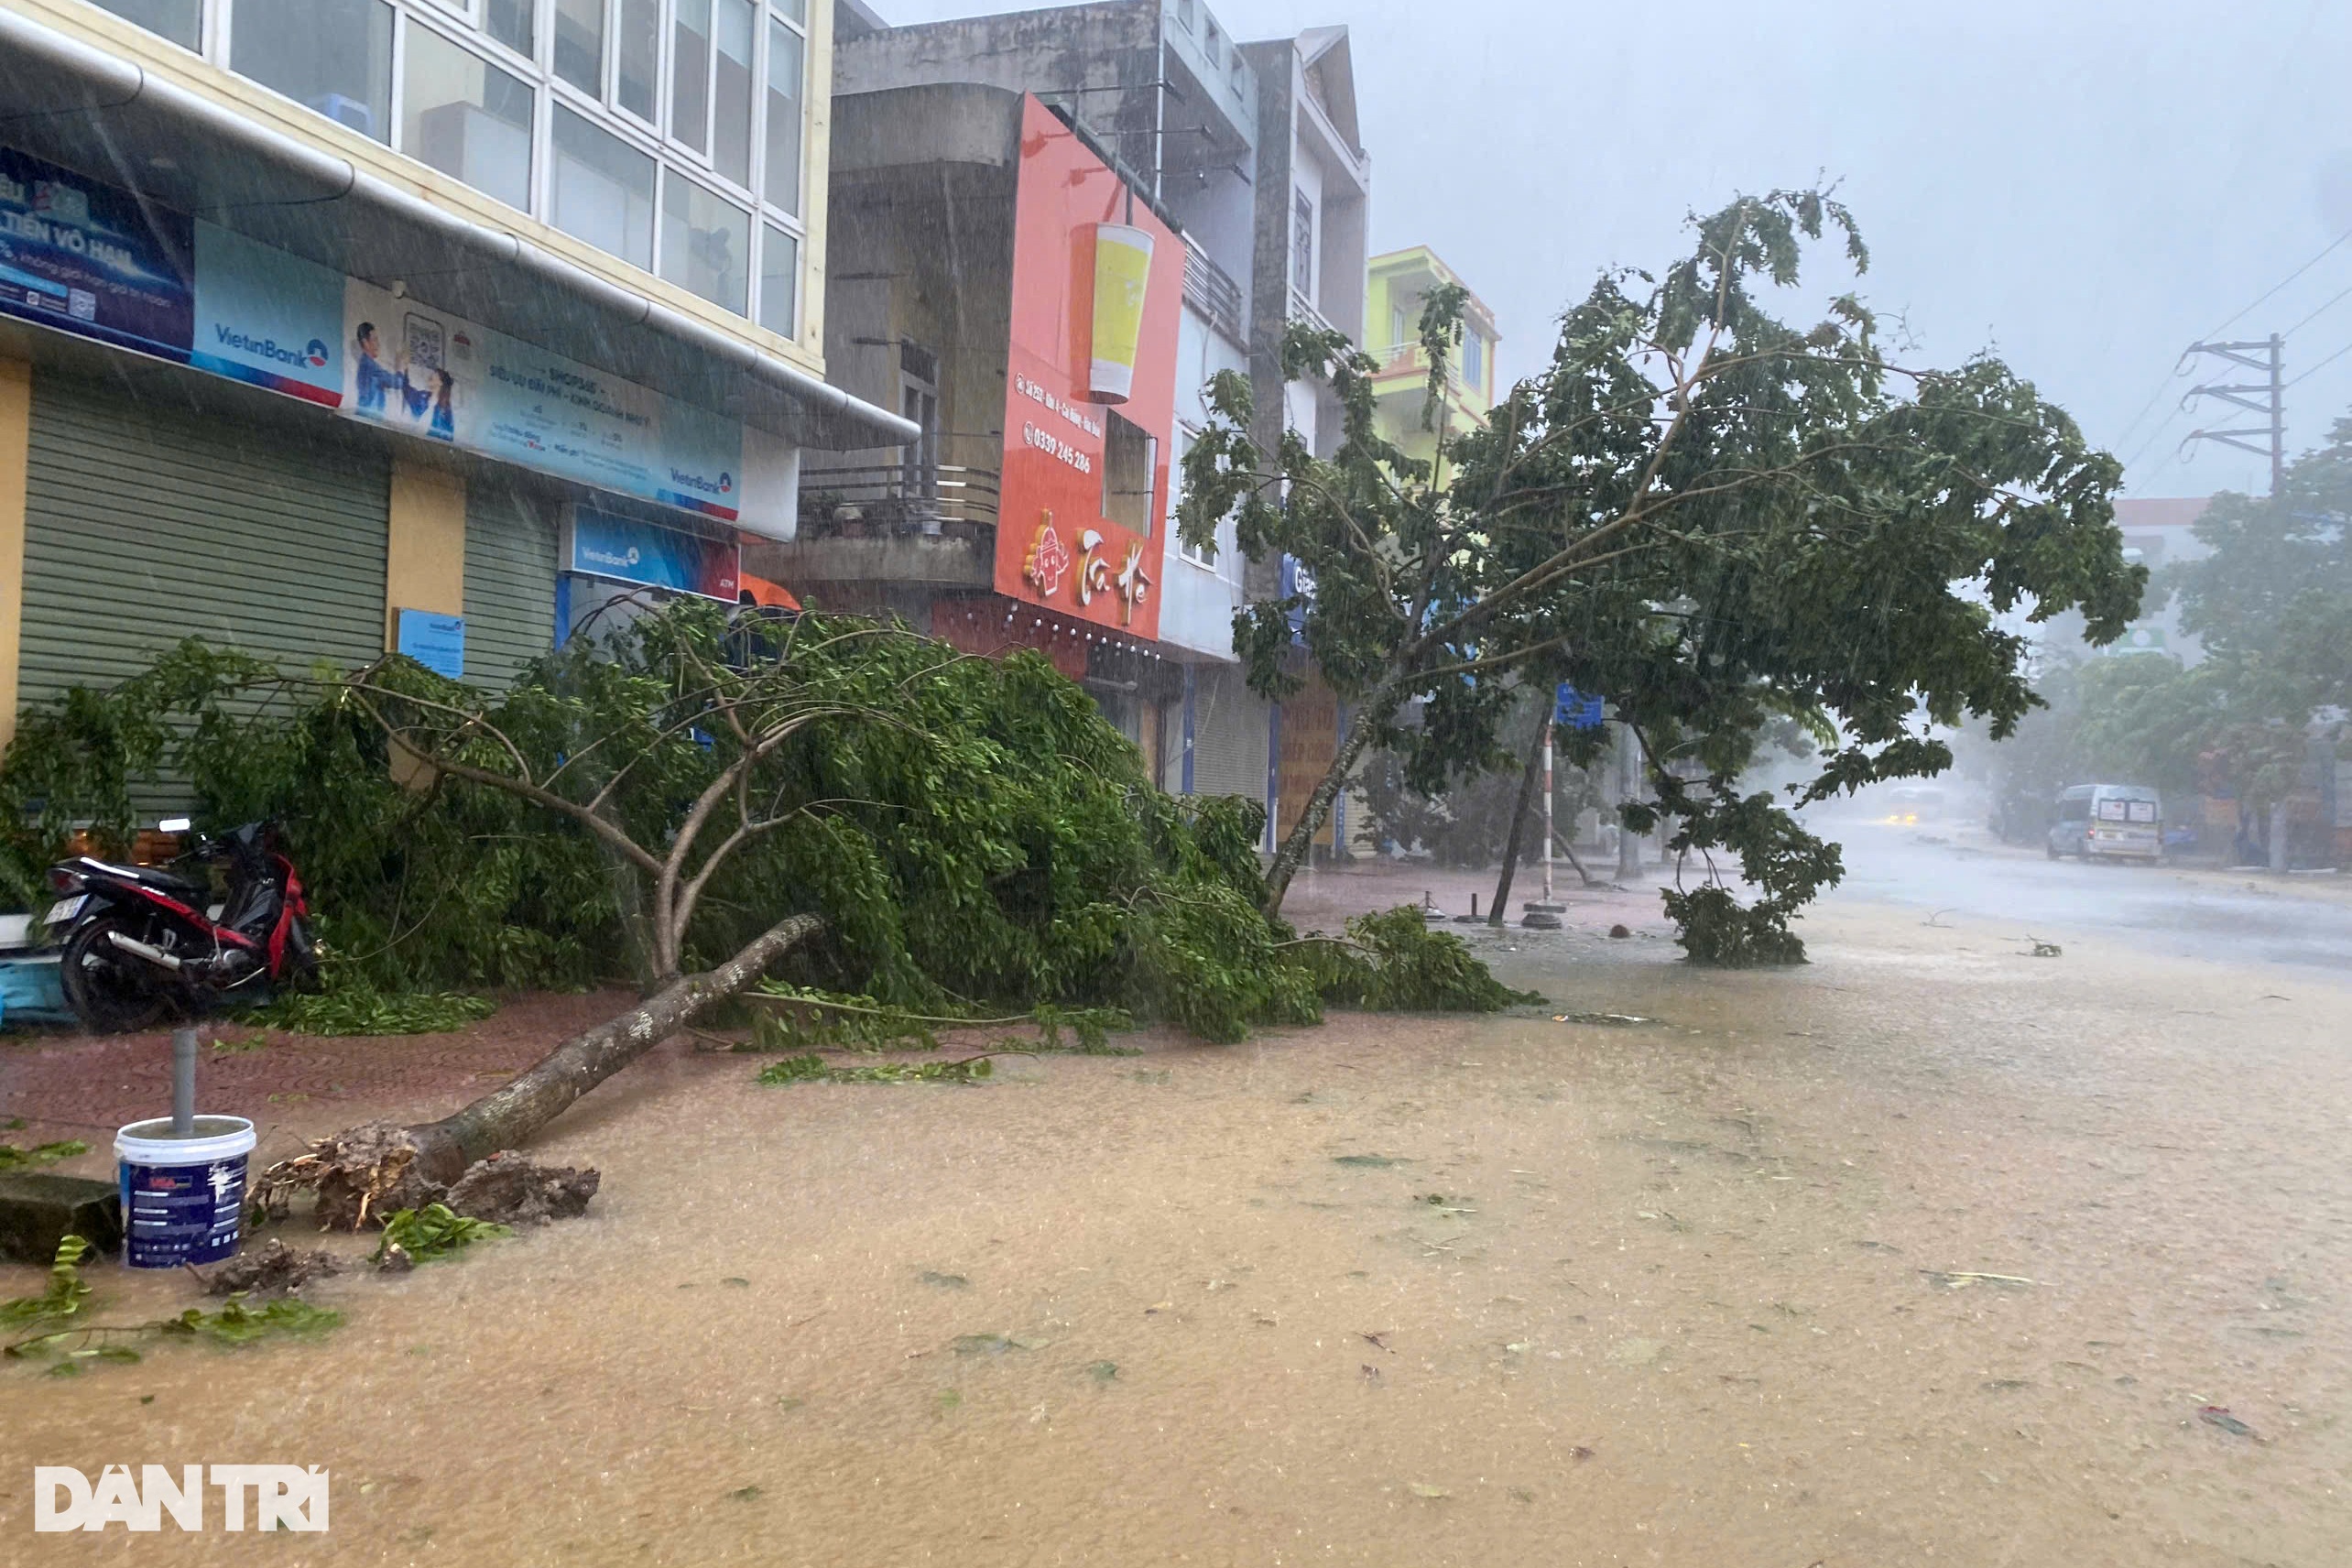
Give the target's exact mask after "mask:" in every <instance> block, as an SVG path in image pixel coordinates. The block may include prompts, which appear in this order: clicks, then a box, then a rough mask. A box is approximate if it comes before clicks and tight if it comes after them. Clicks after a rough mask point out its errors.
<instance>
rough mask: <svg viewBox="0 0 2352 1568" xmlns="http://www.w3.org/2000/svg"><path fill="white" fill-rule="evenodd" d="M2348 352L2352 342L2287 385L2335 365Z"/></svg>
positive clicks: (2351, 350)
mask: <svg viewBox="0 0 2352 1568" xmlns="http://www.w3.org/2000/svg"><path fill="white" fill-rule="evenodd" d="M2347 292H2352V290H2347ZM2346 354H2352V343H2346V344H2345V345H2344V346H2343V347H2342V348H2339V349H2337V350H2336V352H2335V353H2334V354H2329V355H2328V356H2327V357H2326V358H2325V359H2323V360H2321V361H2320V362H2319V363H2318V364H2316V365H2313V366H2312V367H2311V368H2310V369H2309V370H2306V371H2304V372H2303V375H2301V376H2296V377H2295V379H2294V381H2290V382H2288V383H2287V385H2288V386H2290V387H2292V386H2293V385H2295V382H2297V381H2303V380H2306V379H2308V378H2309V377H2311V376H2316V375H2318V374H2319V373H2320V372H2321V371H2323V370H2325V369H2326V368H2327V367H2328V366H2329V365H2334V364H2335V363H2336V361H2337V360H2339V359H2342V358H2343V357H2344V356H2345V355H2346Z"/></svg>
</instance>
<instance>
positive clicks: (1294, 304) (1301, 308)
mask: <svg viewBox="0 0 2352 1568" xmlns="http://www.w3.org/2000/svg"><path fill="white" fill-rule="evenodd" d="M1290 320H1292V321H1300V322H1303V323H1304V324H1305V325H1307V326H1310V327H1312V328H1314V329H1315V331H1317V332H1337V331H1338V330H1339V329H1338V328H1337V327H1334V326H1333V325H1332V324H1331V318H1330V317H1328V316H1326V315H1324V314H1323V312H1322V311H1321V310H1316V309H1315V308H1314V304H1313V302H1312V301H1311V300H1310V299H1308V298H1307V297H1306V296H1305V295H1303V294H1301V293H1300V292H1299V289H1298V286H1297V285H1296V284H1293V285H1291V288H1290Z"/></svg>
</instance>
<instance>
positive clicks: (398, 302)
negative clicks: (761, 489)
mask: <svg viewBox="0 0 2352 1568" xmlns="http://www.w3.org/2000/svg"><path fill="white" fill-rule="evenodd" d="M343 343H344V346H345V348H346V349H347V351H348V352H347V355H346V358H347V364H346V365H345V369H344V376H343V391H344V405H343V407H344V411H345V412H347V413H349V414H350V415H351V416H352V417H353V418H354V419H367V420H370V421H372V422H375V423H378V424H383V425H387V426H389V427H391V428H392V429H395V430H407V431H408V433H409V434H411V435H417V436H422V437H424V438H426V439H427V440H430V441H448V442H449V443H450V444H451V445H452V446H461V447H464V448H465V449H467V450H468V451H471V452H481V453H482V454H483V455H485V457H495V458H497V459H499V460H501V461H502V462H506V463H517V464H519V465H521V466H522V467H525V468H535V469H538V470H539V472H541V473H543V474H555V475H557V476H559V477H561V478H564V479H572V480H577V481H578V482H579V483H581V484H583V485H594V486H595V487H596V488H598V489H600V490H611V491H615V492H616V493H618V494H620V495H636V496H639V497H642V498H643V499H645V500H648V501H658V502H659V503H660V504H661V505H663V506H676V507H679V508H680V509H681V510H684V511H690V512H699V513H701V514H702V516H704V517H713V518H716V519H717V520H719V521H721V522H729V523H731V522H734V521H735V517H736V515H737V512H738V510H739V501H740V497H739V495H738V494H737V484H736V476H737V475H738V474H741V473H742V472H743V427H742V426H740V425H738V424H736V423H735V421H733V420H732V419H724V418H723V417H721V416H719V415H717V414H713V413H710V412H707V411H705V410H703V409H701V408H692V407H690V406H689V405H686V404H683V403H680V402H678V401H676V400H675V399H674V398H670V397H664V396H663V395H662V394H660V393H659V392H656V391H654V390H652V389H651V388H650V387H640V386H638V385H637V384H636V383H635V382H631V381H623V380H621V379H620V378H619V377H617V376H611V375H608V374H606V373H605V372H604V371H601V370H596V369H593V368H592V367H591V366H588V365H583V364H581V363H580V362H579V361H577V360H573V359H566V358H565V357H564V356H563V355H561V354H555V353H552V352H550V351H549V350H547V349H543V348H540V347H539V345H538V344H536V343H524V342H523V341H522V340H520V339H518V338H511V337H508V336H507V335H506V333H504V332H494V331H492V330H491V329H490V328H488V327H483V326H477V325H475V324H474V322H472V321H465V320H463V318H461V317H457V316H452V315H450V314H449V313H447V312H446V311H442V310H432V309H430V307H428V306H424V305H420V304H419V303H418V302H417V301H416V300H414V299H399V298H396V297H395V296H393V295H392V294H391V293H389V292H388V291H387V290H385V289H378V288H376V287H375V286H374V285H372V284H367V283H362V282H360V281H359V280H358V279H356V278H354V279H352V280H351V281H350V283H349V284H348V285H346V287H345V289H344V301H343ZM696 592H700V590H696Z"/></svg>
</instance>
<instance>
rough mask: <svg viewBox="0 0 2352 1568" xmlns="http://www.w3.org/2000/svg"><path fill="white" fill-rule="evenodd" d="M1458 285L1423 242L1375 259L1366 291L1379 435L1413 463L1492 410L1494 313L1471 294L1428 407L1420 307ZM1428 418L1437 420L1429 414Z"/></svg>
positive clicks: (1497, 339)
mask: <svg viewBox="0 0 2352 1568" xmlns="http://www.w3.org/2000/svg"><path fill="white" fill-rule="evenodd" d="M1447 283H1451V284H1454V285H1456V286H1461V285H1462V279H1461V278H1458V277H1456V276H1455V275H1454V269H1453V268H1452V267H1448V266H1446V265H1445V263H1444V262H1443V261H1441V260H1440V259H1438V256H1437V253H1436V252H1435V251H1433V250H1432V249H1430V248H1429V247H1428V246H1427V245H1414V246H1412V247H1411V248H1410V249H1408V250H1392V251H1389V252H1388V253H1387V254H1386V255H1382V256H1374V257H1373V258H1372V265H1371V267H1370V283H1369V285H1368V286H1367V289H1366V290H1365V310H1366V317H1367V321H1368V322H1369V323H1370V324H1369V327H1368V328H1367V338H1368V340H1369V341H1368V343H1367V347H1368V349H1369V351H1370V353H1371V354H1372V357H1373V358H1374V359H1376V360H1377V361H1379V364H1380V369H1379V373H1378V374H1377V376H1374V377H1373V378H1372V388H1373V395H1374V397H1377V399H1378V401H1379V408H1380V425H1381V433H1382V434H1383V435H1385V436H1387V437H1388V440H1389V441H1392V442H1394V443H1395V444H1396V445H1398V446H1399V447H1401V448H1403V449H1404V451H1405V452H1407V453H1408V454H1410V455H1411V456H1413V457H1418V458H1423V459H1427V458H1430V457H1432V456H1434V455H1435V453H1436V452H1437V443H1438V441H1439V438H1440V437H1442V436H1445V435H1459V434H1461V433H1462V432H1463V431H1464V430H1469V429H1471V428H1473V427H1475V426H1477V425H1480V424H1483V423H1485V422H1486V415H1487V414H1488V413H1489V412H1490V411H1491V410H1492V409H1493V408H1494V406H1495V347H1496V345H1497V343H1500V342H1501V341H1502V338H1501V334H1500V333H1498V332H1497V331H1496V329H1495V313H1494V312H1493V311H1492V310H1488V309H1487V308H1486V303H1485V301H1483V300H1481V299H1479V298H1478V297H1477V296H1476V295H1475V294H1472V295H1471V296H1470V299H1469V302H1468V307H1467V309H1466V310H1464V312H1463V321H1462V342H1461V343H1460V345H1459V346H1458V347H1457V348H1456V349H1455V350H1454V356H1453V361H1452V363H1451V364H1449V365H1447V366H1446V374H1445V384H1444V387H1443V390H1442V391H1441V393H1440V395H1439V397H1438V402H1437V407H1436V408H1435V409H1433V410H1432V408H1430V405H1429V370H1430V365H1429V356H1428V355H1427V354H1423V353H1422V352H1421V307H1422V305H1423V304H1424V303H1425V302H1426V301H1427V300H1428V298H1429V295H1430V291H1431V290H1432V289H1435V288H1437V287H1438V286H1439V285H1441V284H1447ZM1432 415H1433V416H1434V417H1430V416H1432Z"/></svg>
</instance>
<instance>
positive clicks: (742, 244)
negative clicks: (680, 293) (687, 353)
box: [661, 169, 751, 315]
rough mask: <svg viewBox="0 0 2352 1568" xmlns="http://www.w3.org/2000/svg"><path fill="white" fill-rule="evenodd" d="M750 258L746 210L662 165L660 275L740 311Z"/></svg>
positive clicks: (745, 303) (746, 295)
mask: <svg viewBox="0 0 2352 1568" xmlns="http://www.w3.org/2000/svg"><path fill="white" fill-rule="evenodd" d="M750 263H751V214H750V213H748V212H745V211H744V210H743V209H742V208H740V207H737V206H736V205H735V203H733V202H732V201H725V200H724V199H723V198H721V197H720V196H718V195H717V194H716V193H714V192H713V191H705V190H704V189H703V188H702V187H701V186H700V185H697V184H695V183H694V182H693V181H692V180H689V179H687V178H685V176H683V175H681V174H680V173H679V172H678V171H677V170H676V169H669V170H666V171H664V173H663V175H662V190H661V276H662V277H664V278H668V279H670V282H672V283H675V284H677V285H678V286H679V287H681V288H682V289H691V290H692V291H693V292H695V293H697V294H700V295H701V296H702V298H703V299H708V300H709V301H711V303H713V305H724V306H725V307H726V308H727V309H728V310H733V311H735V313H736V314H737V315H741V314H743V313H744V312H745V311H746V310H747V309H748V308H749V305H750V299H751V266H750Z"/></svg>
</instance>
